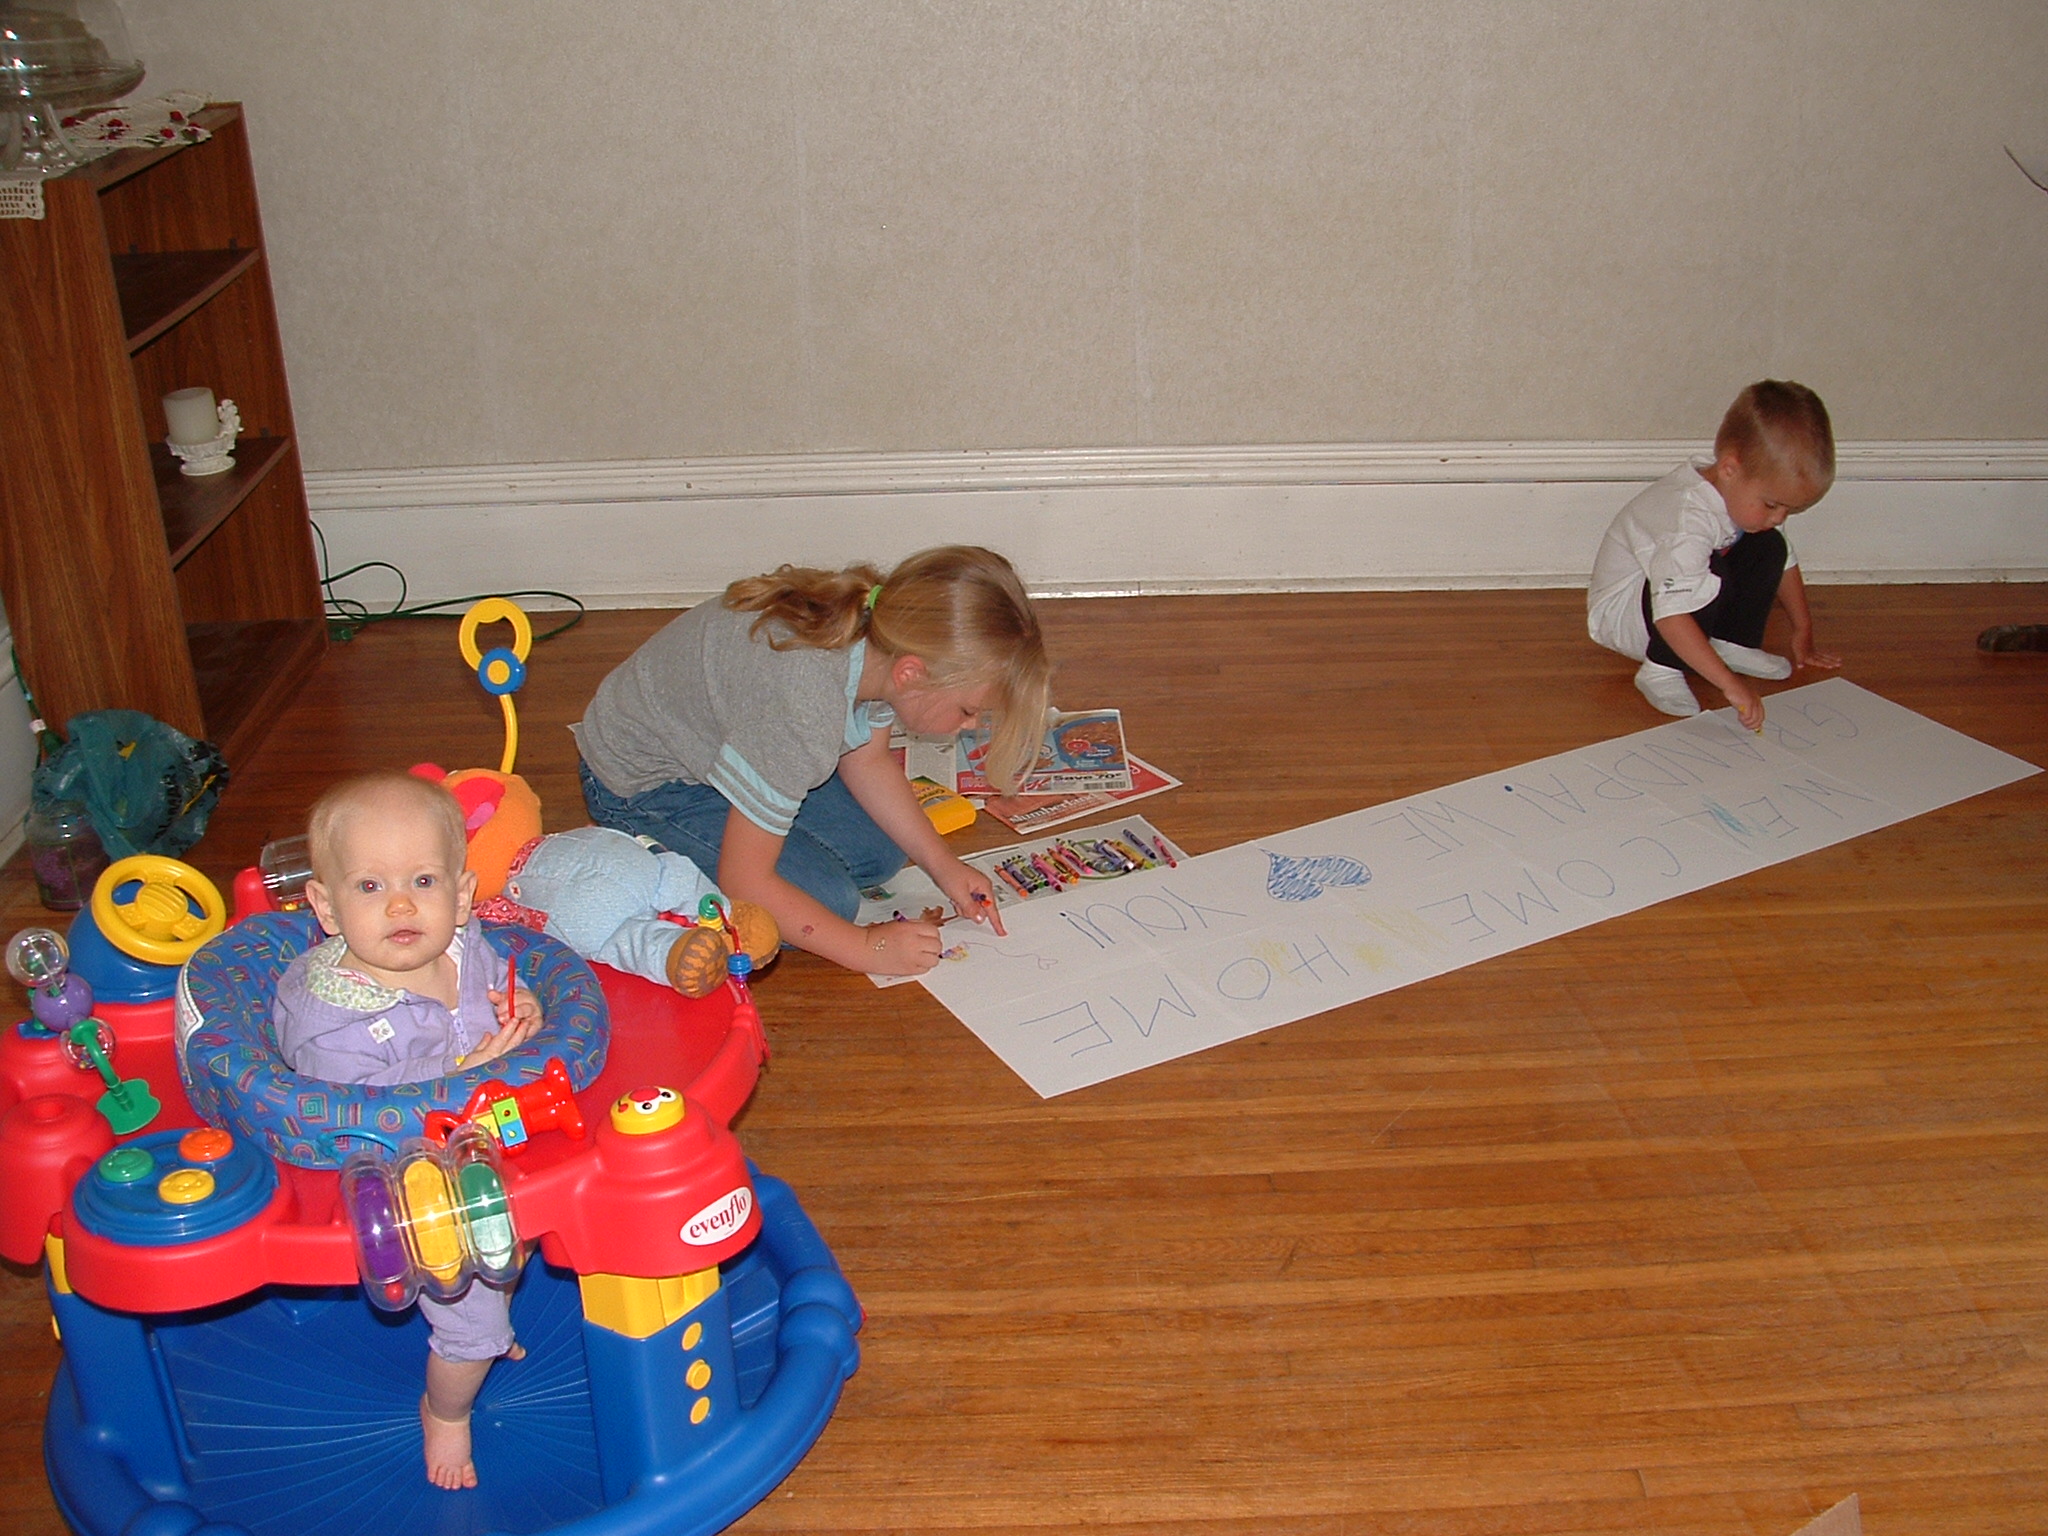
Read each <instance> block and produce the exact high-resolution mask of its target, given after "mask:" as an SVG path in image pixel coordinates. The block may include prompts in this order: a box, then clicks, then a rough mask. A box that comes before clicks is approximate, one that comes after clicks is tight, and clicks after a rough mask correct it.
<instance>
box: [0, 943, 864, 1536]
mask: <svg viewBox="0 0 2048 1536" xmlns="http://www.w3.org/2000/svg"><path fill="white" fill-rule="evenodd" d="M71 948H72V961H71V963H72V970H73V973H74V974H77V975H81V976H83V977H84V979H85V980H86V981H87V982H89V983H90V984H91V985H92V986H93V988H94V991H95V993H96V994H97V995H98V996H99V998H100V1002H99V1004H98V1006H97V1007H96V1008H95V1009H94V1013H95V1015H96V1016H97V1017H98V1018H99V1019H100V1020H101V1021H102V1022H104V1023H105V1024H107V1026H108V1027H109V1029H110V1031H111V1033H112V1035H113V1037H114V1041H115V1050H114V1066H115V1067H116V1068H117V1069H118V1071H119V1073H120V1074H121V1075H122V1076H123V1077H130V1078H141V1079H144V1080H146V1081H147V1083H148V1085H149V1088H150V1090H151V1092H153V1093H154V1095H155V1096H156V1098H157V1099H158V1100H160V1101H161V1103H162V1105H163V1109H162V1112H161V1113H160V1114H159V1115H158V1116H157V1118H156V1119H155V1120H154V1121H153V1122H152V1123H151V1124H150V1125H149V1126H148V1127H147V1128H145V1129H144V1130H142V1131H141V1132H140V1133H138V1134H135V1135H133V1136H130V1137H127V1138H117V1137H116V1136H115V1135H114V1133H113V1131H112V1129H111V1128H110V1126H109V1125H108V1122H107V1120H106V1119H105V1118H103V1116H102V1115H101V1113H100V1112H99V1111H98V1110H97V1109H95V1107H94V1105H95V1103H96V1102H97V1101H98V1099H99V1097H100V1090H101V1088H102V1086H103V1085H102V1080H101V1078H100V1077H99V1076H98V1075H96V1074H95V1072H94V1071H93V1070H91V1069H90V1067H86V1068H81V1067H79V1066H77V1065H74V1063H73V1060H72V1058H71V1057H69V1056H67V1055H66V1054H65V1052H64V1051H63V1049H62V1047H61V1042H60V1041H59V1040H57V1039H55V1038H52V1037H50V1036H49V1035H48V1033H47V1032H46V1031H44V1030H41V1029H39V1028H38V1027H37V1026H35V1025H33V1024H24V1025H20V1026H15V1027H13V1028H8V1029H5V1030H4V1031H0V1033H4V1039H0V1254H4V1255H5V1256H6V1257H8V1258H10V1259H14V1260H15V1261H17V1262H21V1263H34V1262H36V1261H37V1260H38V1259H42V1258H47V1260H48V1264H49V1284H50V1294H51V1306H52V1309H53V1311H54V1313H55V1315H56V1321H57V1325H58V1330H59V1336H60V1338H61V1340H62V1343H63V1349H64V1360H63V1363H62V1364H61V1365H60V1366H59V1368H58V1372H57V1379H56V1382H55V1384H54V1385H53V1387H52V1389H51V1394H50V1408H49V1414H48V1418H47V1420H46V1423H45V1426H44V1459H45V1463H46V1466H47V1470H48V1472H49V1477H50V1486H51V1490H52V1492H53V1494H54V1495H55V1498H56V1502H57V1505H58V1508H59V1509H60V1511H61V1512H62V1513H63V1515H64V1518H65V1519H66V1520H67V1521H69V1522H70V1524H71V1525H72V1526H73V1527H74V1528H75V1529H76V1530H78V1531H80V1532H82V1533H86V1536H244V1533H246V1536H485V1533H504V1536H527V1533H534V1532H543V1531H545V1532H552V1533H555V1536H657V1533H658V1536H709V1533H712V1532H715V1531H718V1530H721V1529H723V1528H724V1527H725V1526H727V1525H729V1524H730V1523H731V1522H732V1521H734V1520H736V1519H738V1518H739V1517H740V1516H741V1515H742V1514H744V1513H745V1512H746V1511H747V1510H748V1509H750V1508H752V1507H753V1506H754V1504H756V1503H758V1502H759V1501H760V1500H761V1499H762V1498H764V1497H766V1496H767V1494H768V1493H769V1492H770V1491H772V1490H773V1489H774V1487H775V1486H776V1484H778V1483H779V1482H781V1480H782V1479H783V1478H784V1477H785V1476H787V1475H788V1473H789V1471H790V1470H791V1469H792V1468H793V1467H795V1465H796V1464H797V1462H798V1461H800V1460H801V1459H802V1458H803V1456H804V1454H805V1453H806V1452H807V1451H808V1450H809V1449H810V1447H811V1445H812V1443H813V1442H814V1441H815V1440H816V1439H817V1437H818V1435H819V1434H820V1433H821V1432H822V1431H823V1429H824V1427H825V1424H826V1422H827V1421H828V1420H829V1419H830V1417H831V1415H832V1411H833V1409H834V1407H835V1406H836V1405H837V1403H838V1399H839V1393H840V1389H841V1387H842V1386H843V1384H844V1383H845V1381H846V1379H847V1378H848V1377H849V1376H851V1375H852V1374H853V1371H854V1369H855V1368H856V1366H857V1364H858V1362H859V1347H858V1345H857V1343H856V1342H855V1337H854V1336H855V1334H856V1332H857V1331H858V1329H859V1327H860V1323H861V1312H860V1307H859V1304H858V1302H857V1301H856V1300H855V1298H854V1295H853V1292H852V1289H851V1288H850V1287H849V1286H848V1285H847V1284H846V1281H845V1279H844V1277H843V1276H842V1275H841V1274H840V1272H839V1267H838V1265H837V1264H836V1263H835V1262H834V1260H833V1258H832V1254H831V1251H830V1250H829V1249H828V1248H827V1247H826V1246H825V1243H824V1241H823V1239H822V1238H820V1237H819V1235H818V1232H817V1230H816V1228H815V1227H814V1226H813V1225H812V1224H811V1222H810V1220H809V1218H808V1217H807V1216H805V1214H804V1212H803V1209H802V1207H801V1206H800V1205H799V1204H798V1203H797V1200H796V1197H795V1196H794V1195H793V1194H792V1193H791V1192H790V1190H789V1187H788V1186H787V1185H785V1184H783V1183H781V1182H780V1181H779V1180H776V1179H772V1178H769V1177H767V1176H765V1175H762V1174H760V1173H759V1171H758V1170H755V1169H753V1167H752V1165H751V1164H750V1163H748V1162H747V1161H746V1160H745V1158H744V1156H743V1154H742V1153H741V1152H740V1150H739V1146H738V1143H737V1141H736V1140H735V1139H734V1137H733V1135H732V1132H731V1131H730V1129H729V1125H730V1122H731V1120H732V1118H733V1116H734V1115H735V1114H737V1113H738V1111H739V1109H740V1108H741V1106H742V1105H744V1104H745V1102H746V1100H747V1097H748V1096H749V1094H751V1092H752V1090H753V1087H754V1083H755V1080H756V1078H757V1077H758V1075H759V1071H760V1067H761V1064H762V1062H763V1060H764V1059H765V1057H766V1054H767V1048H766V1040H765V1036H764V1035H763V1032H762V1029H761V1023H760V1018H759V1015H758V1014H757V1013H756V1012H755V1010H754V1007H753V1004H752V1001H751V999H750V998H749V997H748V996H747V994H746V991H745V989H744V987H743V986H741V985H732V986H728V987H726V988H723V989H721V990H720V991H719V992H716V993H714V994H713V995H712V996H711V997H709V998H705V999H701V1000H694V1001H693V1000H691V999H688V998H684V997H682V996H680V995H679V994H677V993H675V992H673V991H670V990H668V989H666V988H662V987H656V986H654V985H652V984H650V983H648V982H645V981H642V980H640V979H638V978H636V977H632V976H626V975H623V974H621V973H619V972H615V971H611V970H609V969H608V968H606V967H603V966H596V967H593V968H592V969H593V970H594V971H595V973H596V975H597V977H598V980H599V984H600V986H601V987H602V990H603V995H604V999H605V1002H606V1003H607V1004H608V1006H609V1013H610V1028H611V1035H610V1041H609V1054H608V1056H607V1057H606V1059H605V1062H604V1066H603V1069H602V1071H601V1072H600V1073H599V1074H598V1076H597V1077H596V1080H595V1081H594V1082H592V1083H591V1084H590V1085H589V1086H588V1087H587V1088H585V1089H584V1090H583V1091H582V1092H581V1093H578V1094H576V1095H575V1107H576V1110H577V1111H580V1118H581V1119H582V1120H583V1121H584V1122H585V1123H586V1124H587V1126H588V1127H589V1128H590V1129H589V1130H588V1131H587V1133H586V1134H584V1135H583V1136H582V1137H581V1138H580V1139H578V1138H576V1137H573V1136H571V1135H569V1134H565V1133H564V1132H563V1131H561V1130H559V1129H553V1130H539V1131H537V1132H536V1133H535V1134H533V1135H532V1136H531V1137H530V1138H529V1139H528V1140H527V1141H526V1144H525V1146H524V1147H522V1148H519V1149H517V1150H518V1155H516V1156H512V1157H506V1158H502V1159H497V1160H495V1161H494V1167H496V1168H498V1169H499V1170H501V1172H502V1186H501V1187H502V1195H503V1200H504V1201H505V1202H506V1203H508V1204H509V1214H510V1218H511V1220H512V1222H513V1224H514V1225H515V1226H516V1228H517V1232H518V1236H519V1237H520V1238H521V1239H523V1240H532V1239H536V1238H537V1239H538V1240H539V1244H540V1256H541V1259H542V1260H543V1261H544V1262H528V1263H526V1264H525V1266H524V1269H523V1271H522V1272H520V1274H519V1278H518V1280H517V1283H516V1290H515V1291H514V1294H513V1303H512V1318H513V1323H514V1326H515V1328H516V1330H517V1332H518V1336H519V1340H520V1342H521V1344H522V1345H524V1346H525V1349H526V1351H527V1354H526V1358H525V1359H523V1360H521V1361H518V1362H516V1363H515V1362H504V1363H501V1364H500V1365H499V1366H497V1367H496V1368H495V1369H494V1370H493V1371H492V1372H491V1374H490V1376H489V1377H488V1378H487V1379H486V1382H485V1385H484V1388H483V1391H482V1393H481V1395H480V1396H479V1398H478V1399H477V1403H476V1408H475V1411H474V1415H473V1424H474V1428H475V1456H476V1464H477V1472H478V1478H479V1486H478V1487H476V1488H475V1489H470V1490H465V1491H461V1492H447V1491H444V1490H441V1489H437V1488H434V1487H432V1486H431V1485H430V1484H428V1483H427V1481H426V1479H425V1475H424V1469H423V1465H422V1458H421V1448H420V1430H419V1420H418V1403H419V1393H420V1368H421V1362H422V1361H423V1360H424V1358H425V1349H426V1327H425V1324H424V1323H423V1322H422V1321H421V1320H420V1318H419V1316H418V1312H417V1309H416V1308H411V1309H407V1310H405V1311H402V1312H397V1313H394V1312H389V1311H385V1310H382V1309H381V1307H380V1306H373V1305H371V1304H370V1303H369V1301H368V1300H367V1299H366V1298H365V1296H364V1294H363V1290H362V1287H361V1285H360V1284H359V1283H358V1262H357V1257H356V1246H355V1242H356V1239H355V1230H354V1228H353V1227H352V1226H351V1224H350V1222H349V1220H348V1219H347V1216H346V1214H345V1212H344V1209H343V1202H342V1200H341V1198H340V1175H339V1174H338V1173H337V1172H336V1171H334V1170H333V1169H332V1168H325V1169H315V1168H303V1167H295V1166H292V1165H289V1164H286V1163H281V1162H278V1161H275V1160H274V1159H273V1158H271V1157H270V1156H269V1155H268V1153H267V1152H265V1151H263V1150H261V1149H260V1148H258V1147H257V1146H256V1145H255V1144H254V1143H253V1142H252V1141H251V1140H250V1139H249V1138H248V1137H246V1136H231V1135H229V1134H228V1133H226V1132H225V1131H222V1130H219V1129H217V1128H212V1127H207V1126H205V1125H203V1123H202V1122H201V1121H200V1119H199V1117H198V1116H197V1115H196V1114H195V1113H194V1112H193V1110H192V1108H191V1105H190V1102H189V1101H188V1099H187V1097H186V1094H185V1092H184V1088H183V1084H182V1080H181V1078H180V1074H179V1071H178V1066H177V1042H176V1022H175V1005H174V1000H173V993H174V991H175V988H176V982H177V968H176V967H175V966H169V965H153V964H149V963H147V962H144V961H140V960H135V959H132V958H130V957H129V956H128V955H126V954H124V953H121V952H120V951H118V950H116V949H114V948H113V947H112V946H111V945H109V944H108V942H107V939H106V936H104V935H102V934H101V932H100V930H99V927H98V925H97V924H96V923H95V922H94V919H93V914H92V911H91V910H90V909H88V910H87V911H85V912H81V913H80V914H79V916H78V919H77V920H76V921H75V922H74V924H73V927H72V930H71ZM649 1085H659V1086H666V1087H669V1088H671V1089H673V1090H675V1091H674V1092H672V1093H670V1094H667V1095H662V1094H661V1093H660V1092H659V1089H658V1087H656V1088H654V1089H651V1090H650V1088H649ZM571 1118H574V1112H573V1111H572V1112H571ZM507 1145H508V1146H509V1145H510V1142H509V1140H508V1142H507ZM500 1209H503V1207H502V1206H501V1207H500ZM384 1304H385V1305H388V1304H390V1303H389V1300H388V1299H387V1301H386V1302H385V1303H384Z"/></svg>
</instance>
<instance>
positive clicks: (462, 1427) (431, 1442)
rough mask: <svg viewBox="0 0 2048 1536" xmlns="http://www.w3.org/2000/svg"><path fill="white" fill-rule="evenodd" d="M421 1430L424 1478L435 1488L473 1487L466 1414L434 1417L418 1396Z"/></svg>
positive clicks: (473, 1464)
mask: <svg viewBox="0 0 2048 1536" xmlns="http://www.w3.org/2000/svg"><path fill="white" fill-rule="evenodd" d="M420 1432H421V1434H422V1435H423V1436H424V1437H425V1439H426V1444H427V1481H428V1482H430V1483H432V1484H433V1485H434V1486H435V1487H436V1488H474V1487H475V1486H476V1463H475V1461H473V1460H471V1458H470V1444H469V1415H468V1414H466V1413H465V1414H464V1415H463V1416H462V1417H461V1418H460V1419H458V1420H449V1419H437V1418H435V1417H434V1413H433V1410H432V1409H430V1408H429V1407H428V1406H427V1399H426V1395H425V1394H424V1393H422V1394H421V1396H420Z"/></svg>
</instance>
